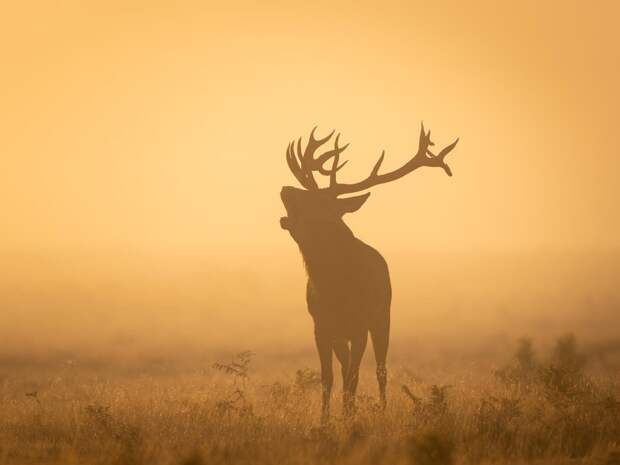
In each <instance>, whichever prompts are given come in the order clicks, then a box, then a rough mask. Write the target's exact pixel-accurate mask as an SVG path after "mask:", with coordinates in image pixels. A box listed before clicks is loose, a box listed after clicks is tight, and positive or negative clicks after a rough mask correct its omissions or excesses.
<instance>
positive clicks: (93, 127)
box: [0, 1, 620, 347]
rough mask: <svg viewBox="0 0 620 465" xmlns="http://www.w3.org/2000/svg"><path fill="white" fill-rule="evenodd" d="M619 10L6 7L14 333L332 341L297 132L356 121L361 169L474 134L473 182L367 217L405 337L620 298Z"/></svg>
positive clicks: (1, 177) (472, 5)
mask: <svg viewBox="0 0 620 465" xmlns="http://www.w3.org/2000/svg"><path fill="white" fill-rule="evenodd" d="M617 4H618V3H617V2H566V1H564V2H534V1H526V2H514V3H512V4H508V3H506V2H503V3H498V2H491V1H489V2H481V1H473V2H452V3H447V2H428V1H425V2H402V3H398V2H374V3H364V2H359V1H356V2H348V3H343V2H247V3H241V2H222V3H221V4H215V3H210V2H204V1H203V2H168V3H167V4H166V3H164V2H153V1H150V2H131V1H118V2H114V1H105V2H104V1H100V2H83V1H80V2H70V1H67V2H11V3H10V4H7V5H5V6H4V8H3V12H2V15H1V18H0V23H1V24H0V53H1V56H2V72H1V73H0V102H1V103H0V123H1V124H0V128H1V129H0V157H1V158H2V168H1V169H0V208H1V210H2V216H1V217H0V293H1V294H2V295H1V296H0V297H2V301H1V302H0V303H1V304H2V312H0V323H2V324H0V327H2V328H4V329H3V331H4V333H5V334H4V336H2V335H1V334H0V336H2V337H5V338H6V337H9V336H10V337H11V338H13V339H12V340H14V341H15V343H16V344H17V346H16V347H21V345H23V344H24V341H26V340H29V342H30V343H35V342H37V343H42V344H49V343H50V340H51V339H50V338H51V337H52V336H53V337H55V338H56V339H58V340H59V341H61V342H62V341H64V340H66V339H67V338H70V337H74V336H68V335H69V334H73V335H75V334H77V333H78V332H80V334H81V337H82V338H83V339H84V340H92V338H93V335H97V334H100V333H102V331H103V328H104V327H106V325H107V327H109V331H108V333H109V334H112V335H114V334H121V335H122V334H126V333H127V332H131V331H133V330H131V328H134V330H135V331H137V332H138V333H141V334H142V336H141V338H140V339H143V338H144V337H146V336H147V335H153V334H155V333H157V331H159V333H158V334H161V337H162V338H163V339H166V338H169V337H170V334H171V331H173V329H174V328H175V327H176V328H177V330H178V331H177V333H178V334H185V335H186V336H187V334H190V333H191V334H193V335H194V336H195V337H196V340H200V341H201V342H205V341H207V342H208V339H205V338H204V334H205V333H204V331H205V330H207V329H208V328H211V329H213V328H215V329H216V331H215V332H214V333H212V335H215V336H219V337H220V339H221V338H222V337H224V336H223V335H225V334H227V333H225V332H223V331H222V330H221V326H218V324H219V323H218V322H220V323H221V322H223V321H228V322H229V327H230V328H234V331H239V334H241V333H243V332H244V331H246V332H247V331H250V332H254V333H256V332H257V330H256V328H259V326H257V323H256V322H257V321H258V320H259V319H260V317H261V315H262V313H261V312H270V315H271V316H270V319H269V318H268V319H263V320H261V324H262V325H263V326H262V327H265V328H273V327H274V326H277V327H285V326H286V327H289V328H292V327H295V326H296V327H298V328H301V329H300V331H303V334H304V335H306V336H308V338H304V339H303V341H305V342H307V343H308V344H311V338H310V334H311V333H310V327H309V325H310V319H309V318H308V317H307V316H306V315H305V311H304V310H303V287H304V277H303V274H304V273H303V268H302V267H301V262H300V258H299V255H298V252H297V250H296V246H295V245H294V243H293V241H292V240H291V238H290V237H289V236H288V234H287V233H286V232H285V231H282V230H281V229H280V228H279V222H278V220H279V217H280V216H282V215H283V214H284V209H283V207H282V205H281V202H280V199H279V191H280V188H281V186H282V185H284V184H293V185H294V184H295V181H294V178H293V176H292V175H291V174H290V173H289V172H288V169H287V166H286V163H285V158H284V152H285V149H286V146H287V144H288V142H289V141H290V140H292V139H294V138H297V137H299V136H304V137H307V135H308V133H309V131H310V129H311V128H312V127H313V126H314V125H319V134H325V133H327V132H328V131H330V130H331V129H333V128H335V129H337V130H339V131H341V132H342V140H343V141H344V142H350V143H351V145H350V147H349V149H348V150H347V151H346V152H345V154H344V155H346V157H345V158H349V159H350V162H349V164H348V165H347V167H346V168H345V169H344V170H343V171H342V172H341V173H342V176H341V179H342V180H345V181H356V180H358V179H360V178H361V177H362V176H366V175H367V174H368V172H369V171H370V169H371V168H372V166H373V165H374V162H375V160H376V158H377V157H378V155H379V154H380V153H381V150H383V149H385V150H386V153H387V156H386V160H385V162H384V169H392V168H395V167H397V166H399V165H400V164H402V163H404V162H405V161H406V160H407V159H408V157H410V156H411V155H412V154H413V153H414V152H415V150H416V148H417V138H418V131H419V124H420V121H422V120H423V121H424V123H425V125H426V126H427V127H428V128H430V129H432V133H433V135H434V141H435V142H436V143H437V145H438V146H443V145H445V144H448V143H450V142H451V141H452V140H454V139H455V138H456V137H460V143H459V145H458V146H457V148H456V149H455V150H454V151H453V153H452V154H451V155H450V157H449V163H450V165H451V167H452V169H453V172H454V177H452V178H449V177H447V176H446V175H445V174H444V173H443V171H441V170H437V169H422V170H419V171H417V172H415V173H413V174H411V175H410V176H408V177H406V178H404V179H401V180H399V181H397V182H395V183H393V184H390V185H383V186H379V187H377V188H375V189H374V190H373V192H372V195H371V198H370V199H369V201H368V202H367V203H366V205H365V206H364V208H363V209H362V210H361V211H360V212H358V213H356V214H355V215H349V216H350V218H347V221H348V223H349V224H350V225H351V226H352V228H353V230H354V231H355V232H356V234H357V235H358V236H359V237H361V238H362V239H365V240H367V241H368V242H369V243H371V244H373V245H375V246H376V247H377V248H378V249H379V250H380V251H381V252H382V253H383V254H384V255H385V256H386V258H387V259H388V262H389V263H390V265H391V269H392V275H393V282H394V293H395V294H394V295H395V300H394V328H395V331H396V332H399V331H400V332H401V333H402V332H403V331H405V330H408V328H413V330H414V331H420V329H419V328H420V321H421V319H420V318H421V316H423V315H426V316H425V317H426V321H427V322H429V324H432V325H435V326H437V327H440V328H441V331H443V332H444V333H445V332H446V331H447V330H446V324H447V323H450V324H452V327H453V329H454V331H455V332H456V333H459V332H460V331H462V329H461V328H463V327H464V326H463V325H466V324H468V322H469V323H470V324H471V327H472V328H475V330H476V331H478V330H480V328H481V323H480V322H481V319H482V318H483V317H482V316H481V315H483V314H486V315H487V316H488V315H494V316H492V317H488V318H487V320H486V323H487V324H489V325H495V327H496V328H497V329H498V330H500V331H502V330H504V329H505V328H506V327H507V326H509V325H511V323H507V322H508V321H509V320H508V319H507V317H508V314H509V313H510V312H512V313H511V315H513V316H514V318H513V319H512V320H510V321H520V322H521V323H522V324H523V325H525V328H526V329H525V330H524V331H525V332H526V333H527V332H528V331H529V330H530V329H531V328H532V327H533V326H531V325H530V323H529V321H530V320H527V321H526V320H524V318H523V316H522V315H521V314H520V313H519V312H521V311H522V310H523V309H524V308H528V309H529V310H530V311H531V315H532V318H533V319H540V318H541V315H542V313H540V312H541V311H543V310H544V311H547V315H548V316H549V318H551V321H557V317H556V314H555V313H553V312H559V311H562V312H566V311H567V309H568V308H569V307H570V308H571V309H575V311H577V310H579V309H580V310H584V309H585V310H586V313H587V314H588V315H590V317H591V316H592V315H593V313H592V311H591V306H589V304H588V302H590V301H589V300H588V299H589V298H590V297H589V296H593V297H592V298H593V299H595V300H597V299H598V300H597V302H598V303H599V304H600V307H601V308H603V309H606V310H605V311H611V310H610V309H612V310H613V308H615V307H613V305H611V304H610V305H608V302H615V301H617V299H616V298H617V297H618V296H617V292H616V291H615V289H616V287H617V286H616V284H615V281H616V278H617V273H618V270H617V266H616V265H614V263H616V260H615V259H614V258H613V257H614V256H613V255H610V254H608V253H607V252H608V251H610V250H612V249H616V250H618V247H619V246H620V244H619V239H618V238H619V237H620V215H619V213H618V208H617V201H618V198H619V197H620V183H618V181H617V179H616V178H617V176H618V172H619V168H620V161H619V160H620V153H618V148H617V142H616V134H617V127H616V126H617V123H618V116H617V115H618V113H617V112H618V108H620V105H619V103H620V90H619V86H618V83H619V82H620V46H619V44H620V33H619V32H618V26H617V20H618V17H620V8H619V7H618V6H617ZM595 249H596V250H597V255H594V254H591V252H593V251H594V250H595ZM568 251H571V253H580V254H581V255H579V256H576V255H567V253H565V252H568ZM489 252H490V253H492V254H499V255H495V256H493V257H491V258H489V257H490V256H488V255H485V254H486V253H489ZM584 252H585V257H587V258H586V259H584ZM519 253H526V254H529V255H528V257H530V258H528V259H523V258H518V254H519ZM463 254H465V255H463ZM477 254H479V257H480V258H477ZM510 254H512V255H510ZM515 254H517V255H515ZM545 254H551V255H545ZM590 255H591V256H590ZM465 256H466V257H465ZM41 257H46V258H44V259H43V258H41ZM464 257H465V258H464ZM507 257H509V259H508V258H507ZM510 257H512V258H510ZM515 257H517V258H515ZM532 257H534V258H532ZM575 257H577V258H575ZM239 270H242V271H243V270H245V271H243V272H241V271H239ZM244 273H245V274H244ZM584 302H585V304H584ZM541 309H542V310H541ZM483 310H484V311H483ZM485 312H486V313H485ZM41 315H46V316H47V317H46V318H42V317H41ZM562 315H563V318H564V316H565V313H562ZM485 318H486V317H485ZM409 321H414V322H415V325H410V326H409ZM532 321H534V320H532ZM536 321H539V323H538V326H539V327H541V328H543V327H544V328H545V331H546V332H549V331H548V325H547V323H540V321H542V320H536ZM590 321H592V318H590ZM606 321H607V320H603V319H601V320H600V324H599V327H601V328H609V325H608V324H607V323H606ZM566 324H567V325H568V323H566ZM157 325H159V326H157ZM175 325H176V326H175ZM85 328H87V329H85ZM136 328H138V329H136ZM158 328H159V329H158ZM217 328H220V329H217ZM416 328H418V329H416ZM78 329H80V331H78ZM218 331H219V332H218ZM231 331H233V330H231ZM234 331H233V332H234ZM36 334H39V335H42V337H39V336H36ZM261 334H265V337H268V336H269V334H270V332H269V331H263V332H261ZM186 336H183V337H182V338H183V340H185V339H186ZM282 336H283V337H284V333H282ZM114 337H116V336H114ZM20 344H21V345H20Z"/></svg>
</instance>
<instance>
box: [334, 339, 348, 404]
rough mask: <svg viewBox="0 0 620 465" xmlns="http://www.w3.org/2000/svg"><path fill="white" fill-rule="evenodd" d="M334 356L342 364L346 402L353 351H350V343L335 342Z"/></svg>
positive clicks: (342, 340)
mask: <svg viewBox="0 0 620 465" xmlns="http://www.w3.org/2000/svg"><path fill="white" fill-rule="evenodd" d="M334 354H336V358H337V359H338V361H339V362H340V367H341V372H342V391H343V402H344V395H345V392H346V386H347V375H348V373H349V364H350V363H351V350H350V349H349V343H348V341H346V340H345V339H338V340H336V341H334Z"/></svg>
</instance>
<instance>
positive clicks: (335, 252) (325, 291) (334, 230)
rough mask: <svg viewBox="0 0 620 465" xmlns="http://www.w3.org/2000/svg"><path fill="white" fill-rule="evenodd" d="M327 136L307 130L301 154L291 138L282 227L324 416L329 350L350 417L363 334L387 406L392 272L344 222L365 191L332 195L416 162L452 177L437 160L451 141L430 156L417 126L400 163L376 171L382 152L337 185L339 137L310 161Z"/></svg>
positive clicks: (364, 186)
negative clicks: (308, 318) (300, 284)
mask: <svg viewBox="0 0 620 465" xmlns="http://www.w3.org/2000/svg"><path fill="white" fill-rule="evenodd" d="M332 134H333V133H332ZM332 134H330V135H329V136H327V137H325V138H323V139H319V140H317V139H315V138H314V130H313V131H312V133H311V135H310V140H309V141H308V144H307V146H306V149H305V150H304V151H302V149H301V139H299V141H298V142H297V151H295V148H294V144H289V148H288V150H287V162H288V164H289V167H290V169H291V171H292V172H293V174H294V175H295V177H296V178H297V180H298V181H299V182H300V184H302V186H303V187H304V188H305V189H298V188H295V187H290V186H285V187H283V188H282V191H281V193H280V196H281V198H282V202H283V203H284V206H285V208H286V211H287V216H286V217H283V218H281V220H280V224H281V226H282V228H283V229H286V230H288V231H289V233H290V234H291V236H292V238H293V239H294V240H295V242H297V244H298V246H299V249H300V251H301V254H302V257H303V260H304V264H305V266H306V270H307V272H308V284H307V290H306V301H307V305H308V311H309V312H310V314H311V315H312V318H313V320H314V335H315V342H316V346H317V351H318V353H319V359H320V362H321V381H322V385H323V402H322V419H323V420H324V421H325V420H327V418H328V417H329V404H330V397H331V389H332V385H333V373H332V353H333V354H335V355H336V358H337V359H338V361H339V362H340V364H341V368H342V378H343V406H344V412H345V414H350V413H352V412H353V410H354V406H355V392H356V389H357V384H358V378H359V367H360V364H361V361H362V357H363V355H364V351H365V350H366V344H367V339H368V334H369V333H370V335H371V338H372V342H373V348H374V352H375V361H376V364H377V371H376V373H377V381H378V384H379V395H380V401H381V404H382V406H383V407H385V404H386V392H385V391H386V383H387V369H386V357H387V351H388V344H389V331H390V303H391V299H392V289H391V284H390V275H389V271H388V267H387V263H386V262H385V260H384V259H383V257H382V256H381V254H380V253H379V252H378V251H376V250H375V249H374V248H372V247H371V246H369V245H367V244H365V243H364V242H362V241H361V240H359V239H358V238H356V237H355V236H354V235H353V233H352V231H351V230H350V229H349V228H348V226H347V225H346V224H345V223H344V221H343V219H342V216H343V215H344V214H345V213H352V212H355V211H357V210H358V209H359V208H360V207H361V206H362V205H363V204H364V202H365V201H366V200H367V198H368V196H369V195H370V194H368V193H366V194H363V195H358V196H355V197H348V198H338V195H341V194H345V193H352V192H358V191H360V190H366V189H368V188H369V187H371V186H373V185H375V184H379V183H383V182H389V181H391V180H393V179H397V178H399V177H401V176H404V175H405V174H407V173H408V172H411V171H413V170H414V169H416V168H417V167H419V166H440V167H442V168H444V169H445V170H446V172H447V173H448V174H451V172H450V169H449V168H448V166H447V165H446V164H445V163H444V161H443V160H444V157H445V155H447V153H448V152H449V151H450V150H452V148H453V147H454V146H455V145H456V142H454V143H453V144H452V145H451V146H448V147H446V148H445V149H444V150H442V151H441V153H439V154H438V155H433V154H432V153H431V152H430V151H429V150H428V146H429V145H432V142H431V141H430V132H429V133H428V134H427V133H425V131H424V127H422V132H421V135H420V148H419V149H418V152H417V154H416V155H415V156H414V157H413V158H412V159H411V160H410V161H409V162H408V163H407V164H405V165H404V166H403V167H401V168H399V169H398V170H395V171H392V172H390V173H386V174H382V175H380V174H378V171H379V167H380V165H381V162H382V160H383V155H381V158H380V159H379V161H378V162H377V164H376V165H375V167H374V169H373V170H372V172H371V174H370V176H369V177H368V178H367V179H366V180H364V181H361V182H359V183H355V184H338V183H337V182H336V171H338V170H339V169H340V168H342V166H344V163H343V164H341V165H338V161H339V155H340V153H341V152H342V151H343V150H344V149H345V148H346V147H347V146H346V145H345V146H344V147H339V146H338V139H339V137H336V139H335V146H334V149H333V150H331V151H329V152H326V153H324V154H322V155H320V156H319V157H318V158H316V159H315V158H314V157H313V154H314V151H315V150H316V149H317V148H318V147H319V146H321V145H322V144H324V143H325V142H326V141H327V140H328V139H329V138H330V137H331V135H332ZM330 159H331V160H332V161H333V165H332V168H331V170H327V169H325V168H324V167H323V165H324V164H325V163H326V162H327V161H328V160H330ZM345 163H346V162H345ZM313 171H319V172H320V173H322V174H324V175H327V176H329V177H330V186H329V187H328V188H319V186H318V184H317V183H316V181H315V180H314V177H313V175H312V172H313Z"/></svg>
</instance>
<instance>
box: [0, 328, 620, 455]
mask: <svg viewBox="0 0 620 465" xmlns="http://www.w3.org/2000/svg"><path fill="white" fill-rule="evenodd" d="M548 352H549V353H545V354H541V355H540V356H539V355H538V354H537V353H536V352H535V351H534V349H533V347H532V344H531V343H530V342H529V341H527V340H522V341H520V342H519V343H518V344H515V345H514V351H513V353H512V354H510V355H509V356H506V357H505V358H504V359H503V361H501V362H500V361H498V360H499V359H500V358H499V357H498V359H497V360H492V361H491V362H488V360H487V361H481V360H478V359H476V358H475V357H473V358H472V357H468V356H464V357H461V358H458V357H454V356H451V355H448V354H444V355H442V357H444V361H442V358H441V357H440V358H436V359H435V360H434V361H433V363H426V364H419V368H416V366H417V365H418V364H416V363H415V360H416V358H420V357H419V356H418V355H416V354H414V353H407V351H406V349H404V348H401V349H399V350H398V351H397V353H399V354H400V357H399V358H398V359H397V361H394V362H392V363H391V365H390V378H389V399H388V407H387V410H386V411H385V412H383V411H381V409H380V408H379V407H378V405H377V402H376V397H375V396H376V384H375V381H374V374H373V369H372V356H371V355H370V354H367V356H366V364H365V367H364V370H363V373H362V379H361V383H360V388H359V390H358V393H359V395H358V399H357V414H356V416H355V418H353V419H345V418H343V417H342V416H341V415H340V389H339V385H338V384H336V388H335V390H334V395H333V401H332V402H333V404H332V419H331V421H330V423H329V424H327V425H323V426H321V425H320V424H319V400H320V380H319V377H318V373H317V372H316V371H315V370H314V369H313V368H308V367H316V366H317V361H316V360H315V355H314V354H313V353H312V352H311V351H307V352H304V353H302V354H299V355H291V356H290V357H284V358H282V357H280V358H277V359H276V358H273V357H269V356H263V355H261V353H260V352H257V353H256V354H254V353H250V352H242V353H238V354H232V353H231V354H219V355H217V356H215V355H214V356H213V357H212V356H211V355H210V354H207V355H204V357H203V358H202V359H192V360H189V361H188V360H186V361H184V362H181V361H180V360H181V359H182V358H176V359H172V358H171V359H165V358H154V359H148V358H144V359H140V360H138V361H136V362H132V363H131V364H125V365H123V364H118V363H108V362H105V361H102V360H99V361H96V360H88V361H87V360H80V359H79V357H76V358H75V359H67V358H58V359H54V360H51V359H48V360H45V361H41V360H39V361H37V362H36V363H35V361H34V360H26V359H24V360H15V359H13V360H11V359H8V358H5V359H4V360H3V361H2V365H0V464H32V463H46V464H74V463H75V464H77V463H85V464H119V465H120V464H126V465H132V464H185V465H189V464H192V465H200V464H205V465H206V464H224V463H234V464H286V463H292V464H321V463H328V464H376V465H379V464H386V465H387V464H410V463H411V464H420V465H431V464H451V463H455V464H460V463H511V464H513V463H558V464H559V463H580V464H581V463H584V464H586V463H587V464H589V463H592V464H607V465H612V464H620V376H619V373H620V371H619V370H618V365H613V364H611V365H610V364H609V362H607V364H605V365H601V363H600V361H597V360H593V359H592V357H591V356H588V355H587V354H585V353H582V352H581V351H580V348H579V344H578V343H577V341H576V340H575V338H574V337H572V336H566V337H564V338H561V339H559V340H558V341H557V342H556V344H555V346H554V347H553V348H551V349H550V350H549V351H548ZM395 357H396V356H395ZM487 358H488V357H487ZM491 358H493V357H491ZM485 360H486V359H485ZM337 378H338V377H337Z"/></svg>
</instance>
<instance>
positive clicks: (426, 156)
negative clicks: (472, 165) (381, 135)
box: [329, 123, 459, 195]
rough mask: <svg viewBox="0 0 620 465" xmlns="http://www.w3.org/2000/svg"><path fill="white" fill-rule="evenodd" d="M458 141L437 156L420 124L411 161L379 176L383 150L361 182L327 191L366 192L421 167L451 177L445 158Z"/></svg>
mask: <svg viewBox="0 0 620 465" xmlns="http://www.w3.org/2000/svg"><path fill="white" fill-rule="evenodd" d="M458 141H459V140H458V139H456V140H455V141H454V142H452V143H451V144H450V145H448V146H447V147H445V148H444V149H442V150H441V152H439V153H438V154H437V155H435V154H434V153H433V152H431V151H430V150H429V147H430V146H432V145H435V144H434V143H433V141H431V131H430V130H429V131H428V132H426V131H425V130H424V123H422V127H421V129H420V143H419V146H418V151H417V153H416V154H415V155H414V156H413V158H412V159H411V160H409V161H408V162H407V163H405V164H404V165H403V166H401V167H400V168H398V169H396V170H394V171H390V172H388V173H384V174H379V168H381V163H383V158H384V157H385V150H384V151H383V152H382V153H381V156H380V157H379V159H378V160H377V163H375V166H374V168H373V169H372V171H371V172H370V175H369V176H368V177H367V178H366V179H364V180H363V181H360V182H356V183H353V184H334V185H331V184H330V187H329V189H330V190H331V191H332V192H333V193H334V194H335V195H340V194H350V193H353V192H358V191H362V190H366V189H368V188H370V187H373V186H376V185H377V184H384V183H386V182H390V181H394V180H396V179H398V178H402V177H403V176H405V175H406V174H409V173H411V172H412V171H413V170H415V169H417V168H420V167H421V166H431V167H432V166H435V167H440V168H443V169H444V171H445V172H446V174H447V175H448V176H452V170H451V169H450V167H449V166H448V165H447V164H446V162H445V158H446V155H448V154H449V153H450V152H451V151H452V149H453V148H454V147H455V146H456V144H457V143H458Z"/></svg>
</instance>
